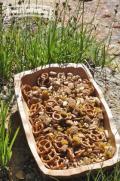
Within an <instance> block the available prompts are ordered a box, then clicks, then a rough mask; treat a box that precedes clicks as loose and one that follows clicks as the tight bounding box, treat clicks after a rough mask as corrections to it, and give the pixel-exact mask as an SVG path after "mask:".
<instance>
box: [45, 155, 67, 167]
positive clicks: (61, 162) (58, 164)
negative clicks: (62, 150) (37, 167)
mask: <svg viewBox="0 0 120 181" xmlns="http://www.w3.org/2000/svg"><path fill="white" fill-rule="evenodd" d="M48 165H49V164H48ZM49 167H50V168H51V169H54V170H58V169H63V168H64V167H65V160H64V159H63V158H60V157H59V156H57V157H56V159H55V160H54V161H53V162H52V163H51V164H50V165H49Z"/></svg>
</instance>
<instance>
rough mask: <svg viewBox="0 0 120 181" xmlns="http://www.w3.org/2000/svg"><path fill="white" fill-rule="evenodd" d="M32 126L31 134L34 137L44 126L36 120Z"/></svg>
mask: <svg viewBox="0 0 120 181" xmlns="http://www.w3.org/2000/svg"><path fill="white" fill-rule="evenodd" d="M32 128H33V130H32V131H33V135H34V136H35V137H36V136H38V135H39V134H40V133H41V132H42V130H43V128H44V126H43V124H42V123H41V121H38V122H35V123H34V125H33V127H32Z"/></svg>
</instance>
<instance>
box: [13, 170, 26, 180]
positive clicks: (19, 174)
mask: <svg viewBox="0 0 120 181" xmlns="http://www.w3.org/2000/svg"><path fill="white" fill-rule="evenodd" d="M15 176H16V178H17V179H19V180H24V179H25V173H24V172H23V170H18V171H17V173H16V175H15Z"/></svg>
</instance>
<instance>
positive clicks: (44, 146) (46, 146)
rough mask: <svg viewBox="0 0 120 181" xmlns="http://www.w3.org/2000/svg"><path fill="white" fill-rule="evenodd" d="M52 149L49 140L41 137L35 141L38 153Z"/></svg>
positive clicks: (42, 153) (41, 153)
mask: <svg viewBox="0 0 120 181" xmlns="http://www.w3.org/2000/svg"><path fill="white" fill-rule="evenodd" d="M51 149H52V144H51V142H50V140H46V139H42V140H41V141H37V150H38V154H40V155H44V154H46V153H49V152H50V151H51Z"/></svg>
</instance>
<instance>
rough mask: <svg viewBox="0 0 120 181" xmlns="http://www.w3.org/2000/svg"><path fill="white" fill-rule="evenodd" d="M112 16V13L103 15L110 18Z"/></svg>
mask: <svg viewBox="0 0 120 181" xmlns="http://www.w3.org/2000/svg"><path fill="white" fill-rule="evenodd" d="M110 17H111V15H110V14H104V15H103V16H102V18H110Z"/></svg>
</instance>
